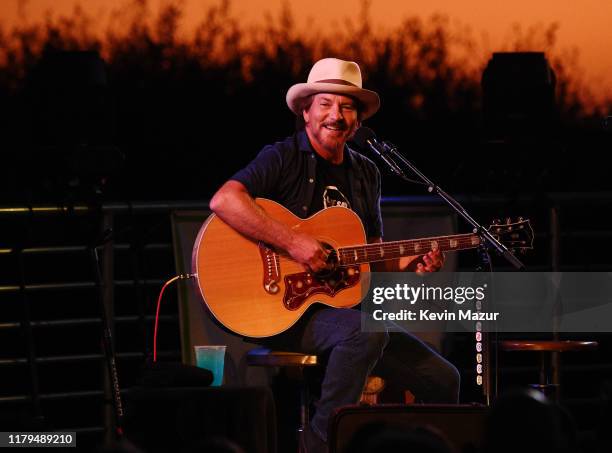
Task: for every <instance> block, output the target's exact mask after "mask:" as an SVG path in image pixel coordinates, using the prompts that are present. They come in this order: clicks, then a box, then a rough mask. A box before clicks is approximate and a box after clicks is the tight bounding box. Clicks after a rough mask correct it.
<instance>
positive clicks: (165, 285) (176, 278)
mask: <svg viewBox="0 0 612 453" xmlns="http://www.w3.org/2000/svg"><path fill="white" fill-rule="evenodd" d="M179 278H181V276H180V275H177V276H176V277H172V278H171V279H170V280H168V281H167V282H166V283H164V286H162V289H161V291H160V292H159V297H158V298H157V310H155V329H154V330H153V361H154V362H157V325H158V324H159V307H160V306H161V301H162V297H163V295H164V291H165V290H166V287H167V286H168V285H169V284H170V283H172V282H175V281H176V280H178V279H179Z"/></svg>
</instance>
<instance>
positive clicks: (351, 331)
mask: <svg viewBox="0 0 612 453" xmlns="http://www.w3.org/2000/svg"><path fill="white" fill-rule="evenodd" d="M361 316H362V315H361V312H360V311H358V310H354V309H340V308H321V309H318V310H316V311H314V312H313V313H312V314H307V315H306V316H305V317H304V318H303V320H302V321H300V322H298V324H297V325H296V326H294V327H293V328H292V329H290V331H289V332H288V333H287V334H282V335H281V337H280V338H279V340H280V341H281V342H283V343H285V345H288V346H289V347H292V348H294V349H298V350H300V351H301V352H305V353H308V354H318V355H321V356H326V357H328V360H327V368H326V370H325V375H324V377H323V382H322V385H321V397H320V399H319V401H317V403H316V406H315V407H316V411H315V414H314V417H313V418H312V422H311V426H312V429H313V430H314V431H315V432H316V433H317V434H318V435H319V436H320V437H321V438H322V439H324V440H326V439H327V426H328V423H329V417H330V415H331V413H332V411H333V410H334V409H336V408H338V407H340V406H343V405H346V404H355V403H357V402H358V401H359V398H360V396H361V392H362V391H363V387H364V385H365V382H366V379H367V377H368V376H369V375H370V373H371V372H372V370H373V369H374V368H375V367H376V369H375V373H374V374H376V375H378V376H381V377H382V378H384V379H385V380H386V381H387V386H388V387H390V388H393V387H396V388H398V389H399V388H401V389H410V391H411V392H412V393H413V394H414V395H415V397H416V398H417V399H418V400H419V401H422V402H427V403H456V402H457V401H458V399H459V379H460V378H459V372H458V371H457V369H456V368H455V367H454V366H453V365H452V364H451V363H450V362H448V361H447V360H446V359H444V358H443V357H442V356H441V355H439V354H438V353H437V352H436V351H434V350H433V349H431V348H430V347H429V346H427V345H426V344H425V343H423V342H422V341H421V340H419V339H418V338H416V337H414V336H413V335H410V334H409V333H408V332H390V333H387V332H362V330H361Z"/></svg>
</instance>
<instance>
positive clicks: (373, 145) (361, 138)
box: [352, 126, 405, 177]
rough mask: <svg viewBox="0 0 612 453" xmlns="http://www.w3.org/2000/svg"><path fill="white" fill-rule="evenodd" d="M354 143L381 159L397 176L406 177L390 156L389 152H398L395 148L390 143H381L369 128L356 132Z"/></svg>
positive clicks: (362, 128) (361, 128) (363, 127)
mask: <svg viewBox="0 0 612 453" xmlns="http://www.w3.org/2000/svg"><path fill="white" fill-rule="evenodd" d="M352 141H353V143H355V145H357V147H358V148H360V149H369V150H370V151H371V152H373V153H374V154H376V156H378V157H380V158H381V159H382V160H383V161H384V162H385V163H386V164H387V166H388V167H389V169H390V170H391V171H392V172H393V173H395V174H396V175H397V176H400V177H405V175H404V172H403V171H402V170H401V169H400V168H399V167H398V166H397V164H396V163H395V162H394V161H393V159H392V158H391V157H390V156H388V153H389V151H396V149H395V146H393V145H392V144H391V143H389V142H380V141H378V139H377V138H376V134H375V133H374V131H373V130H372V129H370V128H369V127H365V126H362V127H360V128H359V129H357V131H356V132H355V135H353V138H352Z"/></svg>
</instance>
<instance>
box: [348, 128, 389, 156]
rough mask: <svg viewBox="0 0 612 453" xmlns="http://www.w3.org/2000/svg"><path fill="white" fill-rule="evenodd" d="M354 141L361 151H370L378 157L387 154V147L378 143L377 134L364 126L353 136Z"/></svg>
mask: <svg viewBox="0 0 612 453" xmlns="http://www.w3.org/2000/svg"><path fill="white" fill-rule="evenodd" d="M352 141H353V142H354V143H355V144H356V145H357V147H358V148H360V149H369V150H371V151H373V152H374V154H376V155H377V156H380V157H382V156H383V155H384V154H386V149H385V145H383V144H382V143H381V142H379V141H378V139H377V138H376V134H375V133H374V131H373V130H372V129H370V128H369V127H365V126H362V127H360V128H359V129H357V131H356V132H355V135H353V138H352Z"/></svg>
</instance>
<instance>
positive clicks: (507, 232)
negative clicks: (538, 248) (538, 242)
mask: <svg viewBox="0 0 612 453" xmlns="http://www.w3.org/2000/svg"><path fill="white" fill-rule="evenodd" d="M488 229H489V233H491V234H492V235H493V236H494V237H495V238H496V239H497V240H498V241H499V242H501V243H502V244H504V245H505V246H506V247H508V248H509V249H510V250H514V251H520V252H523V253H525V252H526V251H527V250H531V249H533V237H534V234H533V228H531V222H530V221H529V219H527V220H525V219H523V218H522V217H519V218H518V220H517V221H515V222H513V221H512V220H511V219H510V218H507V219H506V222H505V223H504V222H501V221H500V220H494V221H493V223H492V224H491V226H489V228H488Z"/></svg>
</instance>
